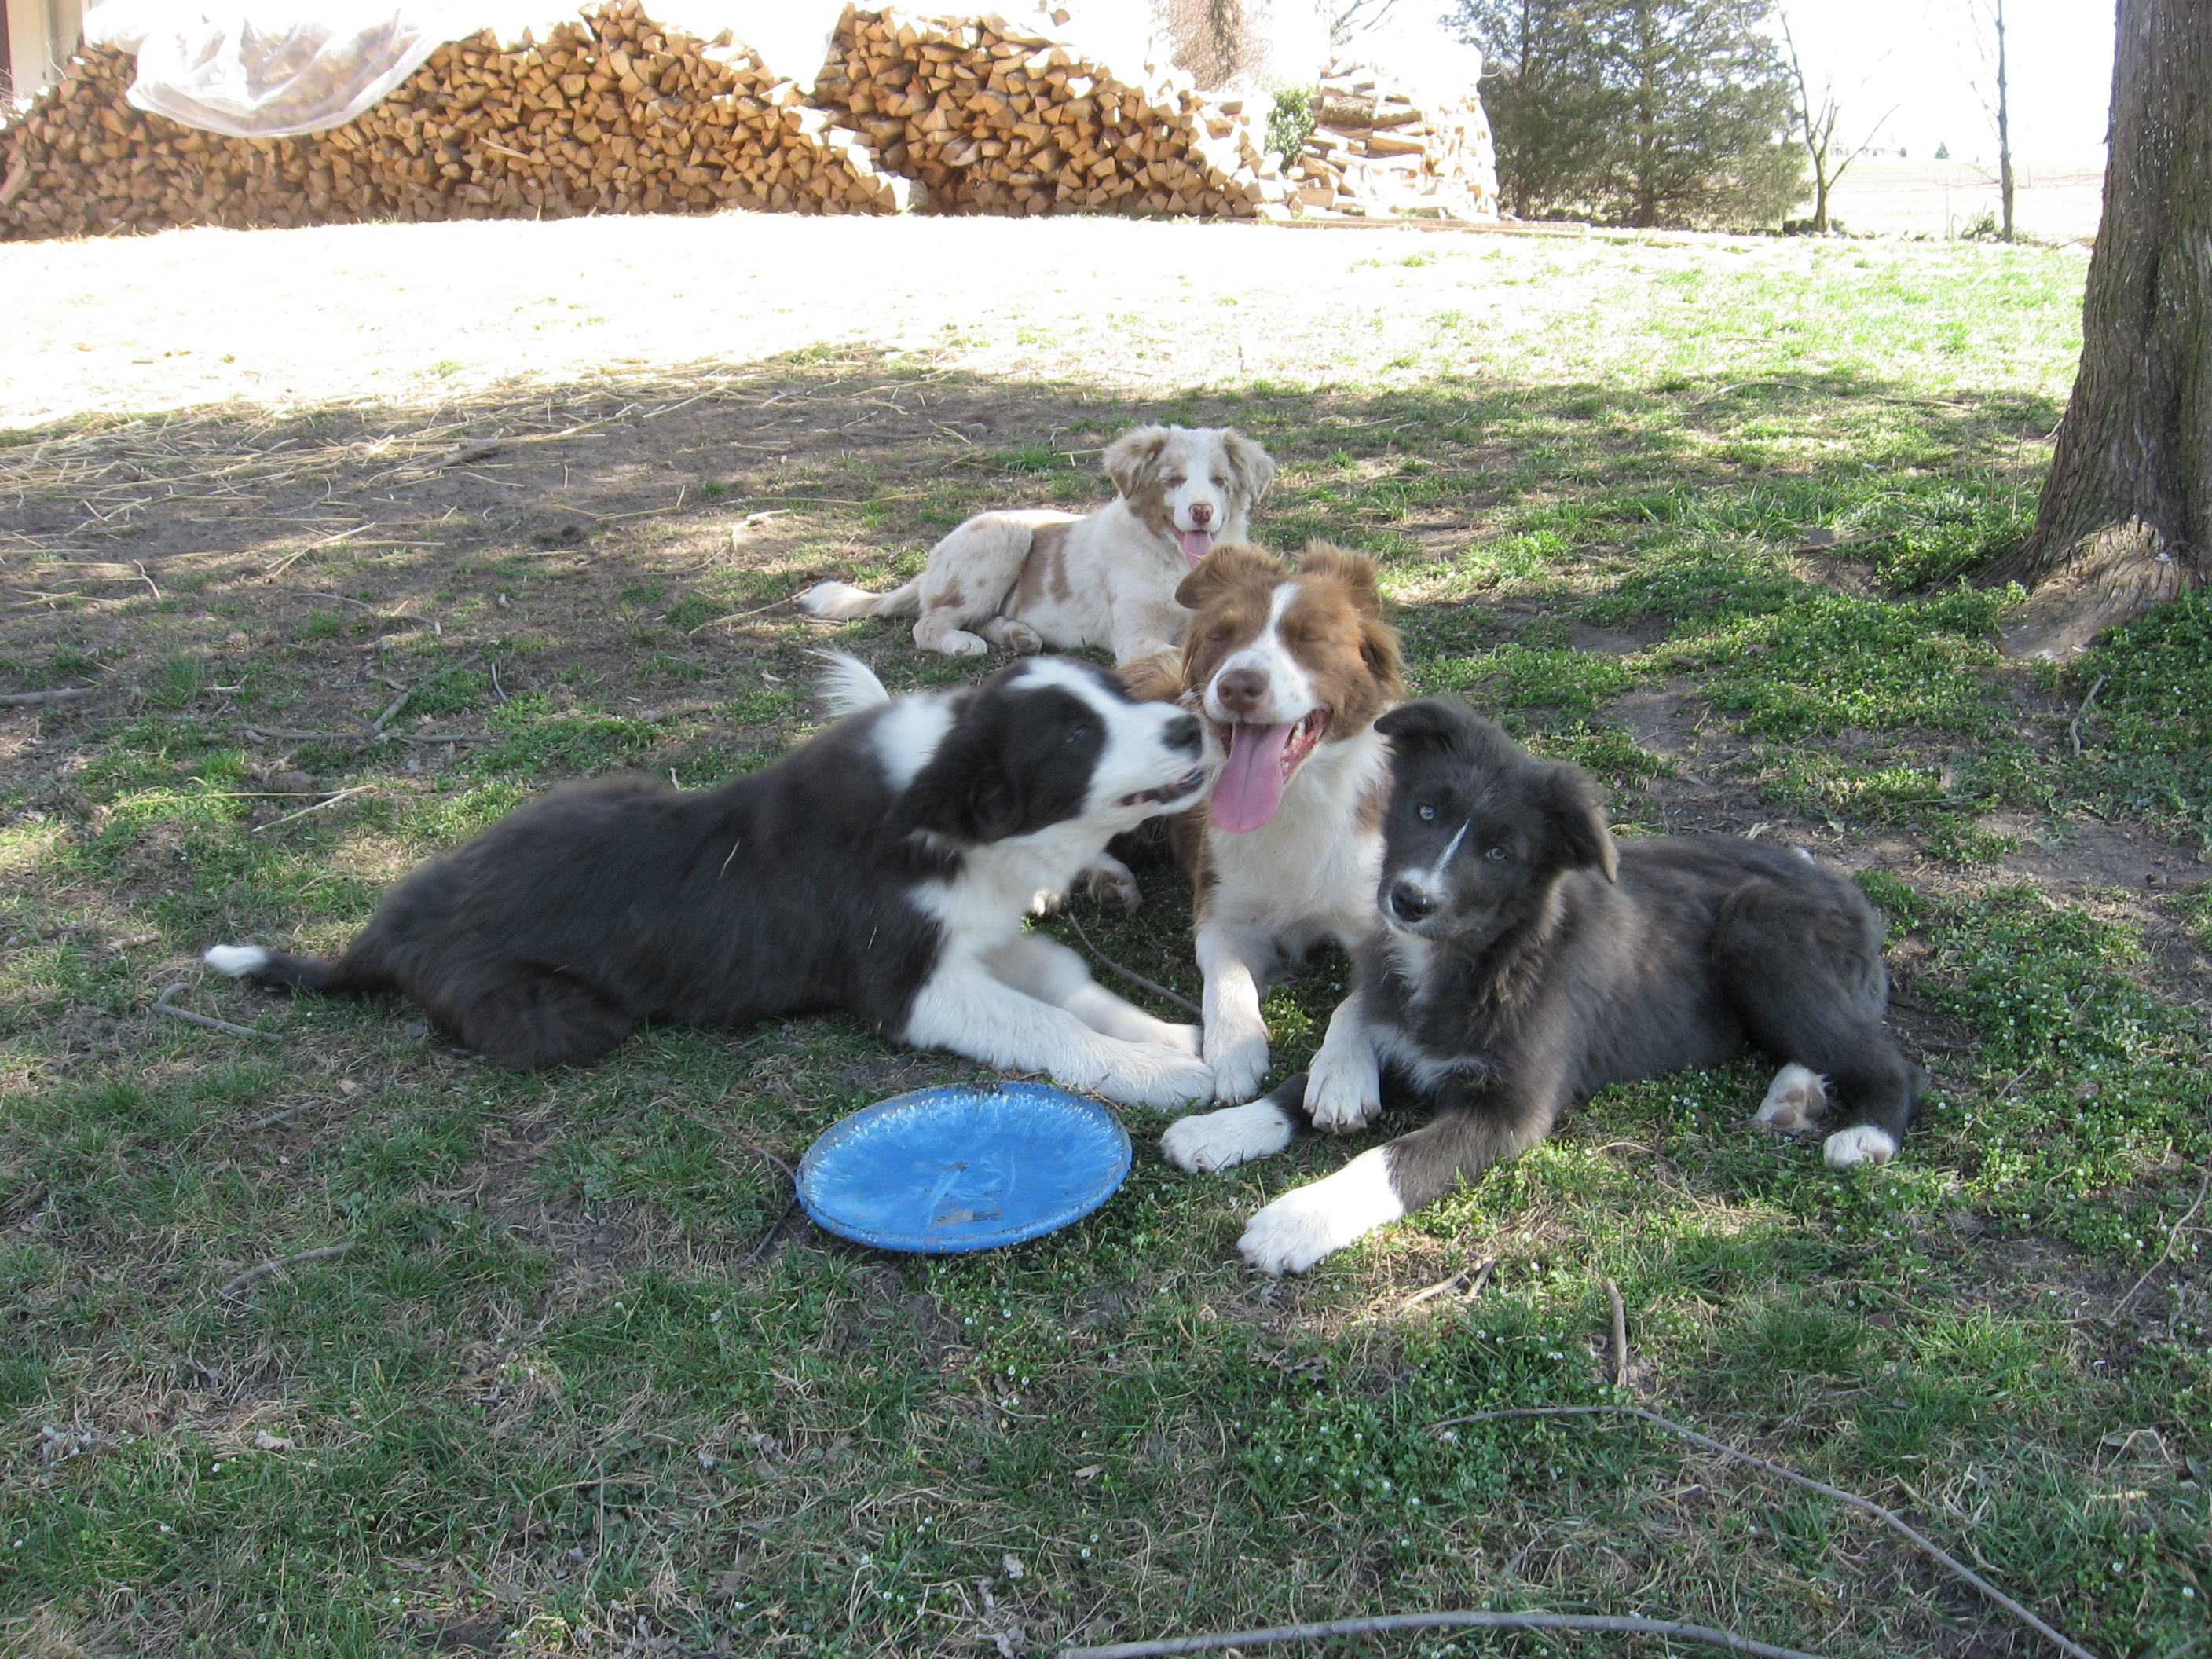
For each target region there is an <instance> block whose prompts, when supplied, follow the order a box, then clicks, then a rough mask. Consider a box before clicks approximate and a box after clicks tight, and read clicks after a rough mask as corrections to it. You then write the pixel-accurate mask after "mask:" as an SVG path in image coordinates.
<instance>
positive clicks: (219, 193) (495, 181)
mask: <svg viewBox="0 0 2212 1659" xmlns="http://www.w3.org/2000/svg"><path fill="white" fill-rule="evenodd" d="M134 73H135V64H134V60H133V58H131V56H130V55H129V54H126V53H122V52H113V51H111V50H107V49H105V48H94V49H91V50H88V51H87V52H84V53H83V54H82V56H80V57H79V58H76V59H74V60H73V61H72V62H71V63H70V67H69V72H68V74H67V76H65V78H64V79H63V80H62V82H60V83H59V84H58V85H57V86H55V87H53V88H50V89H49V90H48V91H46V92H44V93H41V94H40V95H39V98H38V100H36V102H35V103H34V104H33V106H32V107H31V109H30V111H29V112H27V114H26V115H25V116H24V117H23V118H21V119H20V120H18V121H16V122H15V123H14V124H13V125H11V126H10V127H9V129H8V130H7V131H6V132H5V134H4V135H0V136H4V137H5V139H6V141H7V149H6V151H5V155H4V162H5V167H6V173H5V179H4V182H0V197H6V198H7V199H6V200H5V202H4V204H0V235H4V236H6V237H9V238H16V239H20V238H27V237H43V236H73V235H83V234H100V233H104V232H112V231H118V230H134V229H155V228H160V227H162V226H165V225H184V224H212V225H229V226H248V225H303V224H331V223H349V222H356V221H362V220H372V219H403V220H423V219H493V218H498V219H507V218H532V217H540V216H542V217H545V218H563V217H567V216H569V215H572V214H580V213H684V212H693V213H703V212H712V211H713V210H715V209H716V208H720V207H724V206H736V207H743V208H754V209H767V210H775V211H778V212H793V213H896V212H902V211H904V210H907V209H908V208H911V207H914V206H915V205H916V204H918V202H919V200H920V194H919V192H918V191H917V190H916V188H915V185H914V184H913V182H912V181H911V180H909V179H904V178H902V177H899V176H897V175H896V174H894V173H885V172H884V170H883V169H882V168H881V167H879V166H878V163H877V160H876V156H875V155H874V153H873V152H872V149H870V148H869V146H868V144H867V143H866V140H865V139H863V138H862V137H860V135H859V134H858V133H855V132H854V131H851V130H850V129H848V128H844V127H841V126H839V125H836V122H835V121H834V120H833V118H831V116H830V115H829V113H828V112H825V111H823V110H820V109H816V108H811V107H809V106H808V105H807V100H805V97H804V96H803V95H802V94H800V92H799V88H797V87H796V86H795V85H793V83H792V82H789V81H779V80H778V79H776V78H775V76H773V75H771V74H770V73H769V71H768V70H766V69H765V68H764V67H763V65H762V64H761V62H760V60H759V58H757V57H756V56H755V55H754V54H753V53H752V52H750V51H749V50H748V49H746V48H745V47H744V46H730V45H728V44H727V43H726V37H725V42H724V44H720V45H711V44H708V43H705V42H702V41H700V40H695V39H693V38H691V37H690V36H688V35H685V34H683V33H678V32H677V31H675V30H672V29H663V28H662V27H659V25H658V24H656V23H654V22H653V21H651V20H650V19H648V18H647V16H646V15H644V13H643V11H642V10H641V8H640V6H639V5H638V3H637V0H606V3H605V4H603V5H601V6H599V7H598V8H597V9H594V10H592V11H591V12H588V13H586V15H584V17H583V18H582V20H581V21H577V22H567V23H560V24H556V26H554V27H552V28H551V29H550V30H549V31H548V32H547V34H546V38H545V40H544V41H543V42H535V41H532V40H530V39H529V37H528V36H527V35H526V36H525V37H524V40H522V41H521V42H520V43H516V44H512V45H504V44H502V43H501V41H500V40H498V39H496V38H495V36H494V35H493V34H492V33H490V32H489V31H485V32H484V33H479V34H477V35H474V36H472V37H471V38H469V39H467V40H457V41H453V42H450V43H448V44H447V45H446V46H441V47H439V48H438V50H437V51H436V52H435V53H433V54H432V55H431V57H430V58H429V59H428V62H426V63H425V64H423V65H422V68H421V69H420V70H416V73H415V74H414V76H411V77H410V79H409V80H408V81H406V82H404V83H403V84H402V85H401V86H400V87H399V88H398V90H396V91H394V92H393V93H392V94H391V95H390V96H389V97H387V98H386V99H385V100H383V101H382V102H381V103H380V104H378V105H377V106H375V107H374V109H372V110H370V111H369V112H368V113H367V114H365V115H363V116H362V117H361V118H359V119H357V120H355V121H351V122H349V123H347V124H346V125H343V126H340V127H333V128H331V129H329V130H328V131H323V132H318V133H314V134H312V135H310V136H308V137H304V138H275V139H241V138H226V137H220V136H218V135H216V134H214V133H207V132H200V131H196V130H194V129H192V128H191V127H185V126H179V125H177V124H176V123H175V122H173V121H171V120H169V119H167V118H166V117H162V116H158V115H149V114H146V113H144V112H141V111H138V110H136V109H133V108H132V107H131V106H130V105H129V104H128V103H126V102H125V100H124V95H123V94H124V92H125V89H126V88H128V87H129V86H130V84H131V79H132V76H133V75H134Z"/></svg>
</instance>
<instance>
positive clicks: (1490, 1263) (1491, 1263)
mask: <svg viewBox="0 0 2212 1659" xmlns="http://www.w3.org/2000/svg"><path fill="white" fill-rule="evenodd" d="M1497 1266H1498V1258H1497V1257H1496V1256H1494V1255H1486V1256H1485V1257H1483V1259H1482V1260H1481V1261H1478V1262H1476V1263H1475V1264H1474V1266H1473V1267H1462V1268H1461V1269H1460V1270H1459V1271H1458V1272H1457V1273H1453V1274H1452V1275H1450V1276H1449V1278H1445V1279H1438V1280H1437V1282H1436V1283H1435V1284H1433V1285H1424V1286H1423V1287H1422V1288H1421V1289H1419V1290H1418V1291H1414V1292H1413V1295H1411V1296H1409V1297H1407V1298H1406V1299H1405V1301H1403V1302H1402V1303H1401V1304H1399V1307H1400V1309H1401V1311H1402V1310H1405V1309H1408V1308H1418V1307H1419V1306H1420V1305H1421V1304H1423V1303H1424V1302H1426V1301H1428V1300H1429V1299H1430V1298H1431V1297H1439V1296H1442V1295H1443V1294H1444V1293H1445V1292H1447V1291H1455V1290H1457V1289H1458V1288H1459V1287H1460V1286H1461V1285H1464V1284H1467V1280H1468V1276H1469V1275H1470V1274H1471V1275H1473V1277H1474V1283H1473V1284H1472V1285H1468V1287H1467V1292H1466V1294H1465V1295H1464V1296H1462V1297H1457V1298H1455V1299H1456V1300H1459V1301H1462V1302H1472V1301H1473V1300H1474V1298H1475V1297H1478V1296H1480V1295H1481V1294H1482V1287H1483V1286H1484V1285H1487V1284H1489V1283H1490V1275H1491V1273H1492V1271H1493V1270H1494V1269H1495V1268H1496V1267H1497Z"/></svg>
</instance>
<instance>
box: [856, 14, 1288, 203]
mask: <svg viewBox="0 0 2212 1659" xmlns="http://www.w3.org/2000/svg"><path fill="white" fill-rule="evenodd" d="M1063 21H1064V19H1063ZM1050 26H1051V19H1050V18H1049V17H1048V16H1040V17H1039V18H1038V19H1037V20H1036V22H1035V23H1033V24H1032V23H1022V22H1011V21H1008V20H1007V19H1006V18H1005V17H1002V16H1000V15H996V14H986V15H983V16H981V17H980V18H969V19H966V20H964V21H963V19H960V18H957V17H950V18H947V17H938V18H919V17H909V16H907V15H902V13H900V12H897V11H896V10H889V9H886V10H884V11H879V12H864V11H848V12H847V13H846V14H845V18H844V21H843V22H842V25H841V26H840V27H839V29H838V32H837V35H836V41H835V44H834V46H833V48H832V55H831V59H830V63H829V67H828V68H827V70H824V72H823V76H822V79H821V81H820V82H819V83H818V84H817V87H816V88H815V95H816V99H817V101H818V102H820V103H821V104H822V105H823V106H825V107H827V108H829V109H832V110H834V111H836V113H837V115H838V117H839V118H841V119H848V120H849V121H850V123H851V125H853V127H854V128H855V129H856V130H858V131H860V132H861V133H862V134H864V135H866V138H867V140H868V142H869V143H872V145H874V146H875V147H876V149H878V152H879V153H880V154H881V155H882V156H883V159H884V165H885V166H887V167H891V168H892V169H894V170H895V171H896V172H899V173H905V174H907V175H908V176H909V177H911V178H914V179H918V180H919V181H920V182H921V185H923V186H924V187H925V188H926V189H927V191H928V192H929V202H930V205H931V207H932V208H933V210H936V211H939V212H945V213H993V214H1011V215H1027V214H1039V213H1053V212H1061V213H1079V212H1090V213H1129V212H1150V213H1158V214H1172V215H1186V214H1195V215H1202V216H1213V217H1229V218H1249V217H1253V216H1258V215H1261V214H1262V213H1265V212H1267V210H1269V209H1273V210H1274V212H1275V213H1278V214H1281V213H1285V212H1286V210H1284V209H1283V208H1282V207H1281V206H1280V204H1282V203H1283V202H1284V200H1285V197H1287V196H1288V194H1289V190H1288V187H1287V186H1286V185H1285V183H1284V181H1283V179H1282V178H1281V175H1280V172H1279V159H1280V158H1279V157H1278V158H1270V157H1269V156H1267V155H1264V154H1263V153H1262V149H1261V143H1260V139H1259V137H1258V136H1256V135H1255V133H1254V132H1253V130H1252V125H1251V122H1250V120H1249V118H1248V117H1247V115H1246V113H1245V111H1244V106H1243V104H1242V102H1241V101H1239V100H1227V101H1224V102H1209V101H1208V100H1205V99H1203V98H1201V97H1200V95H1199V94H1198V92H1197V91H1196V89H1195V88H1194V85H1193V83H1192V82H1191V79H1190V77H1189V76H1188V75H1186V74H1184V73H1183V72H1182V71H1181V70H1164V71H1162V72H1160V73H1159V74H1158V75H1157V76H1149V77H1148V78H1147V79H1146V80H1145V81H1144V82H1141V83H1139V84H1131V83H1129V82H1125V81H1122V80H1120V79H1117V78H1116V77H1115V74H1114V73H1113V71H1112V70H1109V68H1107V67H1106V66H1105V65H1103V64H1097V63H1094V62H1091V61H1088V60H1085V58H1081V57H1079V55H1078V54H1077V53H1076V52H1075V51H1074V49H1073V48H1071V47H1069V46H1065V45H1062V44H1060V43H1059V42H1057V41H1055V40H1053V39H1052V38H1051V34H1050Z"/></svg>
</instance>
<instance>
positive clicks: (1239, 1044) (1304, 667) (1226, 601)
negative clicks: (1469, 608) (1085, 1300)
mask: <svg viewBox="0 0 2212 1659" xmlns="http://www.w3.org/2000/svg"><path fill="white" fill-rule="evenodd" d="M1176 598H1177V599H1179V600H1180V601H1181V602H1182V604H1183V605H1186V606H1188V607H1189V609H1190V610H1191V611H1193V612H1194V615H1193V617H1192V618H1191V622H1190V625H1189V628H1188V630H1187V631H1186V633H1185V635H1184V642H1183V656H1182V666H1183V685H1184V688H1185V689H1184V691H1183V694H1182V701H1183V706H1184V707H1185V708H1189V709H1191V710H1192V711H1193V712H1194V713H1196V714H1200V716H1201V717H1202V718H1203V719H1204V720H1205V721H1206V728H1207V730H1208V732H1209V733H1210V734H1211V737H1210V741H1209V744H1208V747H1209V750H1211V749H1212V747H1213V745H1215V744H1218V746H1219V747H1220V749H1221V750H1225V752H1226V757H1227V758H1226V762H1225V764H1224V766H1223V768H1222V770H1221V774H1220V776H1219V778H1218V781H1216V782H1215V784H1214V787H1213V794H1212V799H1210V800H1208V801H1207V802H1206V805H1204V806H1202V807H1200V808H1199V809H1197V810H1195V811H1192V812H1191V813H1190V814H1188V817H1186V818H1185V819H1184V820H1183V821H1182V828H1181V829H1180V830H1179V833H1180V834H1181V835H1182V836H1183V837H1184V842H1183V846H1184V852H1185V855H1186V861H1187V862H1188V863H1189V864H1190V866H1191V867H1192V870H1193V872H1194V881H1195V884H1196V899H1195V909H1196V913H1197V946H1198V962H1199V967H1200V969H1201V970H1202V971H1203V972H1204V974H1205V975H1206V993H1205V1020H1206V1025H1205V1053H1206V1064H1207V1065H1208V1066H1211V1067H1212V1070H1213V1080H1214V1088H1215V1094H1216V1097H1217V1098H1218V1099H1221V1100H1227V1101H1237V1102H1243V1101H1248V1100H1249V1099H1251V1098H1252V1097H1253V1095H1254V1094H1255V1093H1256V1092H1257V1091H1258V1089H1259V1085H1260V1079H1261V1078H1262V1077H1263V1076H1264V1075H1266V1073H1267V1025H1266V1024H1265V1022H1264V1021H1263V1020H1262V1019H1261V1015H1260V1000H1261V997H1262V996H1264V995H1265V994H1266V993H1267V987H1268V985H1269V984H1270V983H1271V982H1272V981H1274V980H1276V979H1279V978H1280V977H1281V976H1282V975H1284V974H1285V973H1287V972H1288V971H1289V970H1290V969H1291V968H1293V967H1295V966H1296V965H1297V963H1298V962H1299V960H1300V959H1301V958H1303V957H1304V956H1305V954H1306V953H1307V952H1308V951H1310V950H1311V949H1312V948H1313V947H1314V946H1315V945H1318V944H1320V943H1321V942H1322V940H1324V939H1334V940H1335V941H1336V942H1337V943H1338V944H1339V945H1342V946H1344V947H1345V948H1346V950H1349V949H1350V948H1351V947H1352V945H1353V944H1354V943H1355V942H1357V941H1358V939H1362V938H1364V936H1365V935H1366V934H1367V933H1370V932H1371V931H1372V930H1373V927H1374V924H1375V883H1376V878H1377V877H1378V876H1379V874H1380V873H1381V870H1382V857H1383V807H1384V805H1386V804H1387V802H1388V800H1389V793H1390V768H1389V752H1388V750H1387V748H1386V745H1385V744H1384V741H1383V738H1381V737H1380V736H1379V735H1378V734H1377V733H1376V731H1375V720H1376V716H1378V715H1380V714H1383V712H1384V711H1386V710H1387V709H1389V708H1391V707H1392V706H1393V705H1394V704H1395V702H1397V701H1398V697H1399V696H1400V693H1401V681H1400V678H1399V659H1398V641H1397V635H1395V633H1394V632H1393V631H1392V630H1391V629H1390V628H1389V625H1388V624H1387V623H1384V622H1383V599H1382V595H1381V593H1380V592H1378V591H1377V589H1376V582H1375V566H1374V564H1373V562H1371V561H1370V560H1369V559H1368V558H1367V557H1366V556H1364V554H1358V553H1352V552H1347V551H1346V550H1344V549H1342V548H1339V547H1332V546H1330V545H1328V544H1327V543H1325V542H1316V543H1314V544H1312V545H1311V546H1310V547H1308V548H1307V549H1306V551H1305V556H1304V557H1303V558H1302V559H1300V560H1299V561H1298V562H1297V568H1295V569H1293V568H1290V567H1288V566H1286V565H1285V564H1283V563H1282V562H1279V561H1278V560H1276V559H1275V558H1273V557H1272V556H1269V555H1268V554H1267V553H1264V552H1262V551H1261V550H1259V549H1257V548H1253V547H1245V546H1224V547H1220V548H1217V549H1216V550H1214V551H1213V553H1212V555H1211V556H1209V557H1208V558H1207V559H1206V562H1204V563H1203V564H1201V565H1200V566H1199V568H1197V569H1196V570H1194V571H1193V572H1192V573H1191V574H1189V575H1188V577H1186V578H1185V579H1184V580H1183V583H1182V587H1181V589H1180V590H1179V591H1178V592H1177V593H1176ZM1198 1121H1200V1120H1198V1119H1194V1118H1193V1119H1185V1120H1184V1122H1187V1123H1196V1122H1198ZM1180 1127H1182V1126H1181V1125H1180V1124H1179V1125H1177V1126H1176V1128H1180ZM1175 1137H1176V1129H1170V1131H1169V1137H1168V1139H1167V1140H1166V1141H1165V1142H1164V1143H1163V1145H1164V1146H1165V1148H1166V1150H1167V1153H1168V1156H1169V1157H1170V1159H1172V1160H1174V1161H1176V1162H1178V1163H1182V1159H1181V1158H1177V1157H1176V1145H1175ZM1184 1167H1186V1168H1193V1167H1201V1166H1200V1165H1196V1164H1185V1165H1184Z"/></svg>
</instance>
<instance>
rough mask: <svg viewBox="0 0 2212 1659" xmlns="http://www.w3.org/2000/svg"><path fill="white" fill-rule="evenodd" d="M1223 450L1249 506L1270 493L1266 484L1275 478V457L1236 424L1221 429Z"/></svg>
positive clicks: (1272, 481)
mask: <svg viewBox="0 0 2212 1659" xmlns="http://www.w3.org/2000/svg"><path fill="white" fill-rule="evenodd" d="M1221 449H1222V453H1224V454H1225V455H1226V456H1227V457H1228V458H1229V470H1230V471H1231V473H1233V474H1235V475H1236V478H1237V483H1238V485H1239V486H1241V487H1242V489H1243V492H1244V501H1245V505H1246V506H1248V507H1249V506H1250V505H1251V504H1252V503H1253V502H1255V501H1258V500H1259V499H1260V498H1261V496H1262V495H1266V494H1267V486H1268V485H1270V484H1272V483H1274V482H1275V458H1274V457H1273V455H1270V454H1269V453H1267V451H1266V450H1264V449H1262V448H1261V447H1260V446H1259V445H1257V444H1255V443H1254V442H1253V441H1251V440H1250V439H1249V438H1248V437H1246V436H1245V435H1243V433H1241V432H1239V431H1238V430H1237V428H1235V427H1233V426H1228V427H1224V428H1222V429H1221Z"/></svg>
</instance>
